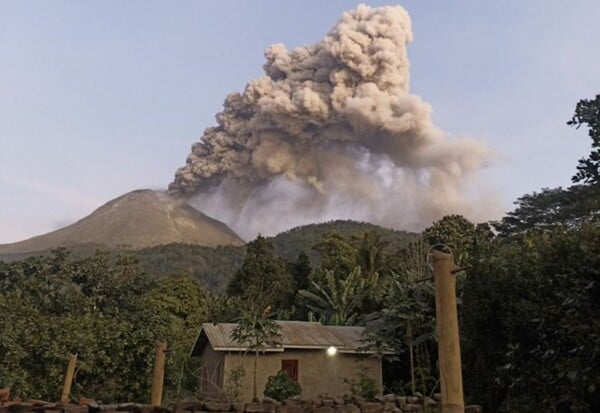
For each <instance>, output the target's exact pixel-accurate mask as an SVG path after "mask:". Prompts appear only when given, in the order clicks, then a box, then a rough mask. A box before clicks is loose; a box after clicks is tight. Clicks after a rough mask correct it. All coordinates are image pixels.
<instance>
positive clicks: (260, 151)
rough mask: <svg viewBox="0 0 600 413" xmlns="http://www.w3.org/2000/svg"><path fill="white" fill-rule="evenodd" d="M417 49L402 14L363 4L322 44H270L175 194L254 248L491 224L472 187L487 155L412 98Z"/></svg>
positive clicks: (183, 171) (182, 172) (179, 175)
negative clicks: (443, 224) (349, 231)
mask: <svg viewBox="0 0 600 413" xmlns="http://www.w3.org/2000/svg"><path fill="white" fill-rule="evenodd" d="M411 40H412V31H411V21H410V17H409V16H408V13H407V12H406V11H405V10H404V9H403V8H402V7H399V6H396V7H381V8H370V7H368V6H365V5H359V6H358V7H357V8H356V9H355V10H352V11H349V12H346V13H344V15H343V16H342V18H341V20H340V21H339V22H338V23H337V24H336V25H335V26H334V27H333V29H332V30H331V31H330V32H329V34H327V35H326V36H325V37H324V38H323V40H321V41H320V42H318V43H317V44H314V45H312V46H307V47H300V48H296V49H293V50H291V51H288V50H287V49H286V47H285V46H284V45H282V44H275V45H272V46H271V47H269V48H268V49H267V50H266V51H265V58H266V63H265V64H264V72H265V74H264V75H263V76H261V77H260V78H258V79H255V80H252V81H251V82H249V83H248V85H247V86H246V88H245V90H244V92H243V93H241V94H240V93H231V94H230V95H228V96H227V98H226V99H225V102H224V105H223V106H224V107H223V111H222V112H220V113H218V114H217V115H216V120H217V126H215V127H211V128H208V129H206V130H205V131H204V134H203V136H202V138H201V139H200V141H199V142H197V143H195V144H194V145H193V146H192V151H191V153H190V155H189V156H188V158H187V161H186V165H185V166H184V167H182V168H180V169H179V170H178V171H177V172H176V175H175V180H174V182H173V183H171V185H170V186H169V189H170V191H171V192H172V193H173V194H176V195H180V196H184V197H186V198H189V202H190V203H191V204H192V205H194V206H196V207H197V208H199V209H201V210H202V211H203V212H205V213H207V214H208V215H211V216H213V217H215V218H217V219H220V220H223V221H225V222H227V223H228V224H229V225H230V226H231V227H232V228H233V229H234V230H236V231H237V232H238V233H239V234H240V235H242V236H244V237H246V238H251V237H253V236H255V235H256V234H257V233H258V232H261V233H263V234H272V233H276V232H278V231H281V230H284V229H287V228H289V227H292V226H295V225H301V224H305V223H309V222H316V221H324V220H329V219H336V218H351V219H358V220H366V221H370V222H374V223H378V224H381V225H386V226H391V227H395V228H403V229H417V230H420V229H422V228H423V227H424V226H426V225H428V224H429V223H431V222H432V221H433V220H435V219H438V218H440V217H441V216H443V215H445V214H448V213H463V214H466V215H467V216H469V217H471V218H474V219H477V218H481V216H480V214H479V213H480V212H481V211H485V210H489V205H482V204H481V202H480V200H477V202H473V201H474V199H473V197H472V196H471V197H468V196H466V195H465V193H466V192H467V187H466V182H467V181H468V177H469V176H471V175H472V174H473V173H474V172H476V171H477V170H479V169H481V168H482V167H483V166H485V164H486V162H487V161H488V160H489V150H488V149H487V147H486V146H485V145H484V144H483V143H481V142H478V141H475V140H470V139H464V138H450V137H448V136H447V135H446V134H445V133H444V132H443V131H442V130H441V129H439V128H438V127H436V126H435V125H434V124H433V122H432V120H431V112H432V109H431V106H430V105H429V104H427V103H425V102H424V101H423V100H422V99H421V98H420V97H419V96H416V95H412V94H410V92H409V61H408V57H407V50H406V45H407V44H408V43H409V42H410V41H411ZM474 203H476V204H477V205H478V208H472V207H471V205H473V204H474Z"/></svg>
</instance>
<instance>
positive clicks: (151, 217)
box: [0, 189, 244, 256]
mask: <svg viewBox="0 0 600 413" xmlns="http://www.w3.org/2000/svg"><path fill="white" fill-rule="evenodd" d="M172 243H183V244H193V245H201V246H207V247H217V246H220V245H242V244H244V241H243V240H242V239H241V238H240V237H239V236H238V235H237V234H236V233H235V232H233V231H232V230H231V229H230V228H229V227H228V226H227V225H225V224H224V223H222V222H220V221H217V220H215V219H213V218H210V217H209V216H207V215H205V214H203V213H201V212H199V211H198V210H196V209H194V208H193V207H191V206H190V205H188V204H187V203H186V202H185V201H184V200H181V199H178V198H174V197H172V196H170V195H169V194H168V193H167V192H162V191H153V190H147V189H143V190H136V191H132V192H129V193H127V194H125V195H122V196H120V197H118V198H115V199H113V200H112V201H109V202H107V203H106V204H104V205H103V206H101V207H100V208H98V209H97V210H95V211H94V212H92V213H91V214H90V215H88V216H87V217H85V218H83V219H81V220H79V221H77V222H75V223H74V224H71V225H68V226H66V227H64V228H61V229H58V230H56V231H53V232H50V233H48V234H44V235H40V236H37V237H33V238H30V239H27V240H25V241H20V242H15V243H11V244H2V245H0V256H2V255H9V254H30V253H34V252H42V251H47V250H49V249H53V248H58V247H65V248H69V249H75V250H76V249H81V248H90V247H93V248H107V249H141V248H147V247H153V246H157V245H165V244H172Z"/></svg>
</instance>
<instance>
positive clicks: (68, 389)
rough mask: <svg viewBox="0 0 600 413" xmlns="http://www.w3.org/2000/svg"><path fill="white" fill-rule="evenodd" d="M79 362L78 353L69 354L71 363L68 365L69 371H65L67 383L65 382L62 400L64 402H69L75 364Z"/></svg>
mask: <svg viewBox="0 0 600 413" xmlns="http://www.w3.org/2000/svg"><path fill="white" fill-rule="evenodd" d="M76 364H77V354H71V355H70V356H69V365H68V366H67V372H66V373H65V383H64V384H63V391H62V395H61V396H60V401H61V402H62V403H69V396H70V394H71V385H72V384H73V375H74V374H75V365H76Z"/></svg>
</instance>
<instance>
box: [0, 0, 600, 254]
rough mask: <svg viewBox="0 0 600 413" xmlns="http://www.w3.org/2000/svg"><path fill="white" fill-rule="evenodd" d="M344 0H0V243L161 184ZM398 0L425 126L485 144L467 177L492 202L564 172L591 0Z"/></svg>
mask: <svg viewBox="0 0 600 413" xmlns="http://www.w3.org/2000/svg"><path fill="white" fill-rule="evenodd" d="M357 4H358V3H356V2H350V1H327V2H324V1H316V0H315V1H312V0H311V1H241V0H240V1H215V2H209V1H177V2H170V1H169V2H168V1H127V2H124V1H69V2H66V1H51V2H50V1H45V2H34V1H16V0H15V1H6V0H0V205H1V207H0V243H2V242H13V241H17V240H21V239H24V238H27V237H30V236H34V235H38V234H41V233H44V232H48V231H50V230H53V229H56V228H58V227H61V226H64V225H66V224H68V223H71V222H74V221H75V220H77V219H79V218H82V217H83V216H85V215H87V214H88V213H90V212H92V211H93V210H94V209H95V208H97V207H98V206H100V205H101V204H102V203H104V202H106V201H108V200H110V199H112V198H114V197H116V196H118V195H121V194H123V193H125V192H128V191H130V190H133V189H137V188H148V187H149V188H157V189H158V188H164V187H166V186H167V185H168V183H169V182H170V181H171V180H172V177H173V174H174V172H175V170H176V168H178V167H179V166H182V165H183V163H184V162H185V157H186V156H187V154H188V152H189V147H190V145H191V144H192V143H193V142H194V141H195V140H197V138H198V137H199V136H200V135H201V134H202V131H203V130H204V128H206V127H208V126H211V125H214V115H215V113H217V112H218V111H219V110H220V108H221V105H222V102H223V100H224V98H225V96H226V95H227V94H228V93H230V92H232V91H241V90H243V88H244V86H245V84H246V82H247V81H249V80H250V79H253V78H255V77H257V76H259V75H261V73H262V64H263V62H264V58H263V51H264V49H265V48H266V47H267V46H268V45H270V44H272V43H278V42H280V43H284V44H285V45H286V46H287V47H288V48H293V47H296V46H301V45H306V44H311V43H314V42H316V41H318V40H320V39H321V38H322V37H323V36H324V35H325V34H326V33H327V31H328V30H329V29H330V28H331V27H332V26H333V25H334V23H335V22H336V21H337V20H338V19H339V18H340V16H341V14H342V12H343V11H344V10H349V9H352V8H354V7H355V6H356V5H357ZM368 4H369V5H371V6H378V5H384V4H389V3H386V2H380V1H373V2H368ZM401 4H402V5H403V6H404V7H405V8H406V9H407V10H408V12H409V14H410V15H411V17H412V21H413V32H414V41H413V43H412V44H411V45H409V57H410V60H411V85H412V86H411V89H412V92H413V93H415V94H418V95H421V96H422V97H423V98H424V99H425V100H426V101H428V102H430V103H431V104H432V106H433V108H434V120H435V122H436V123H437V124H438V126H440V127H441V128H443V129H444V130H446V131H448V132H449V133H450V134H452V135H456V136H469V137H475V138H478V139H482V140H484V141H486V142H487V143H488V144H489V145H490V146H491V147H493V148H494V150H495V151H497V153H498V160H497V161H496V163H495V164H494V165H492V166H490V168H489V169H487V170H486V171H485V172H484V173H482V174H480V175H479V178H478V179H480V180H481V181H484V182H488V183H489V184H490V185H491V186H493V187H494V188H495V190H496V191H497V193H498V196H499V200H500V202H501V203H502V207H503V209H505V210H508V209H510V208H511V203H512V202H513V201H514V200H515V198H516V197H518V196H520V195H522V194H524V193H527V192H532V191H535V190H539V189H540V188H542V187H549V186H558V185H563V186H564V185H568V184H569V181H570V177H571V176H572V175H573V172H574V170H575V166H576V163H577V159H579V158H580V157H581V156H583V155H585V154H587V153H588V152H589V146H590V142H589V139H588V138H587V136H586V132H585V131H583V130H579V131H576V130H574V129H571V128H569V127H567V126H566V125H565V122H566V121H567V120H568V119H569V118H570V117H571V115H572V113H573V110H574V107H575V104H576V102H577V101H578V100H579V99H581V98H589V97H593V96H595V95H596V94H597V93H600V87H599V86H600V53H598V52H597V49H598V48H597V22H598V18H599V17H600V2H599V1H597V0H589V1H583V0H582V1H569V2H565V1H549V0H545V1H542V0H540V1H527V2H523V1H512V0H511V1H502V2H482V1H460V2H433V1H431V2H425V1H422V0H413V1H404V2H402V3H401Z"/></svg>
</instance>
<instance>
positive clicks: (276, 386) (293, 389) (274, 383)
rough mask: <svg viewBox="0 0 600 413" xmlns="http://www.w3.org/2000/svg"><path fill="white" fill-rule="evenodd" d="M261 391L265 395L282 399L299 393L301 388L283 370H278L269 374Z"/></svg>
mask: <svg viewBox="0 0 600 413" xmlns="http://www.w3.org/2000/svg"><path fill="white" fill-rule="evenodd" d="M263 393H264V395H265V396H267V397H270V398H272V399H275V400H278V401H282V400H285V399H288V398H290V397H293V396H297V395H299V394H301V393H302V388H301V387H300V385H299V384H298V383H296V382H295V381H294V380H292V379H291V378H290V376H288V374H287V373H286V372H285V371H283V370H280V371H279V372H278V373H277V375H275V376H269V379H268V380H267V385H266V386H265V391H264V392H263Z"/></svg>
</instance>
